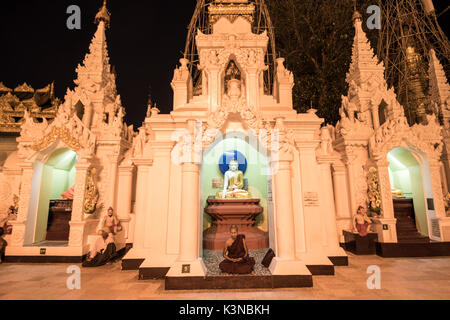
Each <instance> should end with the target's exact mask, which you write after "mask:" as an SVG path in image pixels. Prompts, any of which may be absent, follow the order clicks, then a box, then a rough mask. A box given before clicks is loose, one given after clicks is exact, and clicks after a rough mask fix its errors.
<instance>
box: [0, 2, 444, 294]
mask: <svg viewBox="0 0 450 320" xmlns="http://www.w3.org/2000/svg"><path fill="white" fill-rule="evenodd" d="M223 8H225V9H226V13H227V14H224V12H223V10H224V9H223ZM209 10H210V12H209V13H210V17H211V25H212V32H211V33H210V34H203V33H201V32H200V31H199V32H198V34H197V36H196V45H197V50H198V53H199V57H200V61H199V65H198V69H199V70H201V74H202V75H201V77H202V78H201V79H202V80H201V83H202V85H201V94H200V95H194V87H193V80H192V75H191V74H190V72H189V68H188V63H189V60H187V59H185V58H182V59H180V66H179V67H177V68H176V69H175V71H174V77H173V81H172V84H171V85H172V88H173V92H174V103H173V111H172V112H171V113H170V114H160V113H159V110H157V109H149V112H148V113H147V118H146V119H145V121H144V123H143V126H142V127H141V128H139V133H134V132H133V129H132V127H127V125H126V124H125V123H124V121H123V117H124V115H125V109H124V107H123V106H122V104H121V100H120V96H119V95H118V93H117V90H116V85H115V75H114V74H113V73H112V72H111V66H110V64H109V58H108V52H107V45H106V38H105V28H106V27H107V25H108V24H109V22H110V18H109V13H108V11H107V9H106V7H105V6H104V7H103V8H102V9H101V11H100V12H99V14H98V15H97V17H96V21H97V23H98V29H97V32H96V34H95V36H94V38H93V40H92V43H91V45H90V52H89V53H88V54H87V55H86V57H85V60H84V62H83V65H80V66H79V67H78V68H77V74H78V78H77V80H76V81H75V84H76V86H75V88H74V90H68V91H67V94H66V97H65V98H64V103H63V104H62V105H61V106H60V107H59V111H58V113H57V116H56V118H55V120H54V121H53V122H51V123H48V122H46V121H44V122H43V123H35V122H34V121H32V119H31V118H30V117H29V116H28V115H26V117H25V118H26V121H25V123H24V124H23V125H22V131H21V135H20V137H19V138H18V139H17V141H18V143H19V144H18V151H17V152H14V153H13V154H11V155H10V156H9V158H8V159H7V160H6V162H5V165H4V167H3V170H2V171H1V173H0V180H1V181H2V182H1V183H8V185H9V186H10V187H9V188H4V190H8V191H7V194H6V191H3V193H4V194H2V195H1V196H2V199H4V201H6V202H10V203H12V202H13V197H14V195H18V197H19V202H18V216H17V219H16V220H15V221H11V225H12V227H13V228H12V234H11V235H10V236H9V238H8V239H9V241H8V247H7V249H6V256H7V259H8V257H9V259H10V261H26V260H27V259H26V258H27V257H28V258H30V257H41V258H42V257H51V258H55V259H54V260H58V257H62V258H61V261H67V259H66V260H64V259H63V258H64V257H65V258H73V260H74V261H81V258H82V257H83V256H85V255H86V254H87V253H88V251H89V248H90V245H91V244H92V243H93V241H95V239H96V237H98V236H97V230H98V228H99V221H101V218H102V217H103V216H104V215H105V214H106V212H107V209H108V208H109V207H112V208H114V209H115V214H116V215H117V217H118V218H119V220H120V222H121V225H122V226H123V229H122V231H121V232H119V233H118V234H117V235H116V243H117V244H118V245H119V249H120V248H122V247H124V246H125V244H132V246H133V247H132V249H131V250H130V251H129V252H128V253H127V254H126V256H125V257H124V259H123V262H124V264H123V265H124V268H140V269H141V270H146V271H147V272H149V273H150V274H153V275H154V276H159V277H164V276H166V277H167V279H169V282H168V283H169V284H170V280H171V279H172V280H177V279H185V278H189V277H192V278H202V277H205V276H206V274H207V269H206V267H205V264H204V261H203V245H202V237H203V231H204V230H205V229H207V228H208V227H209V226H210V225H211V221H209V220H208V217H207V216H206V215H205V214H204V209H205V204H206V200H207V199H208V198H210V197H212V196H215V195H216V192H217V191H220V190H219V188H220V186H218V187H217V186H215V185H216V182H217V181H218V180H219V182H220V179H221V178H223V176H221V175H220V172H219V171H218V169H217V168H218V165H219V164H220V163H219V159H220V156H221V155H222V154H223V153H226V152H228V151H230V150H236V151H238V152H240V153H241V154H243V155H244V156H245V158H246V160H247V166H248V168H252V170H253V171H251V170H250V169H248V173H247V175H246V180H247V181H246V183H247V184H248V190H249V191H250V193H251V194H252V196H253V197H257V198H258V199H260V200H261V203H260V204H261V206H263V207H264V213H263V214H262V215H261V218H260V219H259V220H258V227H259V228H260V229H261V230H263V231H264V232H267V234H268V237H269V243H270V247H271V248H273V249H274V251H275V254H276V257H275V258H274V260H273V261H272V263H271V265H270V267H269V270H270V272H271V274H272V275H273V276H274V277H280V279H281V278H283V277H284V278H283V279H286V276H288V277H290V279H291V280H290V281H291V284H290V285H292V286H295V285H296V284H297V285H301V284H302V283H303V284H304V279H305V277H311V275H312V274H320V272H321V270H322V271H323V270H327V271H326V272H328V274H331V271H330V270H331V269H333V265H339V264H344V265H345V264H346V263H347V255H346V253H345V251H344V250H343V249H342V248H341V246H340V242H341V243H342V242H344V237H343V231H349V232H351V231H352V219H353V215H354V213H355V212H356V210H357V208H358V206H360V205H361V206H365V207H369V208H370V209H371V210H372V211H373V213H374V214H373V215H372V220H373V223H374V228H373V231H374V232H375V233H377V234H378V241H379V242H380V243H397V241H398V239H397V234H396V219H395V216H394V207H393V197H392V188H394V187H395V188H403V187H402V186H403V185H402V183H401V181H403V180H401V179H400V178H398V177H403V176H401V174H403V175H405V174H406V171H407V173H408V177H410V181H413V183H410V184H411V185H412V186H410V187H411V188H412V189H414V190H409V193H410V194H411V197H412V198H414V205H415V207H416V215H417V220H418V225H419V229H420V231H421V233H422V234H424V235H427V236H429V237H430V238H431V239H433V240H436V241H440V242H445V241H450V218H448V217H447V216H446V209H445V203H444V196H445V195H446V194H447V192H448V188H447V186H448V184H449V183H450V181H449V177H450V162H449V159H448V155H449V154H450V150H448V147H449V146H450V134H449V129H448V123H449V120H448V119H449V118H448V99H449V98H448V97H449V94H448V93H449V87H448V84H447V83H446V79H445V75H444V74H443V71H442V67H441V66H440V64H439V62H438V61H437V59H434V60H433V61H435V63H434V65H433V66H431V67H430V70H431V71H430V74H431V78H432V79H433V80H432V83H433V84H432V88H433V99H434V101H435V102H436V104H437V106H438V108H440V110H442V113H443V114H444V119H445V123H446V125H445V127H444V128H443V127H441V126H440V125H439V124H438V122H437V120H436V117H435V116H429V117H428V124H427V125H414V126H412V127H410V126H409V125H408V123H407V121H406V118H405V116H404V112H403V107H402V106H401V105H400V104H399V103H398V102H397V98H396V95H395V93H394V91H393V89H389V88H387V85H386V82H385V79H384V68H383V66H382V65H380V64H378V63H377V59H376V57H374V54H373V51H372V50H371V48H370V45H369V43H368V40H367V38H366V36H365V34H364V32H363V30H362V27H361V23H362V22H361V17H360V16H359V14H355V17H354V22H355V30H356V36H355V42H354V48H353V58H352V65H351V68H350V71H349V73H348V76H347V81H348V83H349V85H350V89H349V92H348V95H347V96H344V97H343V101H342V108H341V120H340V122H339V123H338V124H337V126H336V127H331V126H325V127H323V126H322V124H323V123H324V120H323V119H320V118H319V117H318V116H317V115H316V113H315V112H316V111H315V110H313V109H312V110H309V111H308V112H307V113H298V112H297V111H295V110H294V109H293V103H292V88H293V86H294V78H293V74H292V73H291V72H290V71H288V70H287V69H286V68H285V65H284V59H283V58H279V59H277V60H276V70H274V74H275V79H274V84H273V88H274V89H273V93H272V94H268V93H267V92H266V90H264V80H263V73H264V72H265V71H266V70H267V69H268V68H273V67H274V66H270V65H267V64H266V61H265V57H266V50H267V46H268V42H269V37H268V35H267V34H265V33H262V34H254V33H253V32H252V21H253V20H252V16H253V13H254V6H253V4H251V3H250V2H248V1H216V3H214V4H213V5H211V7H210V9H209ZM444 142H445V143H444ZM444 145H445V146H446V152H445V153H444V155H442V151H443V146H444ZM393 150H394V152H393ZM391 157H393V159H394V160H391V161H389V159H391ZM395 161H399V162H401V163H403V164H404V166H402V165H401V164H399V165H398V166H397V167H395V168H394V167H391V166H390V162H395ZM402 161H403V162H402ZM405 163H406V164H405ZM405 170H406V171H405ZM397 176H398V177H397ZM397 178H398V179H397ZM400 180H401V181H400ZM55 181H57V182H56V183H55ZM61 181H63V182H61ZM398 181H400V182H398ZM62 185H63V186H64V187H62ZM219 185H220V183H219ZM394 185H395V186H394ZM55 186H57V187H55ZM72 186H73V190H72V191H73V195H74V196H73V203H72V204H71V206H72V207H71V208H72V211H71V212H72V213H71V218H70V223H69V225H70V231H69V234H68V238H67V243H64V244H63V245H56V246H52V243H51V242H49V241H48V238H46V230H47V229H46V228H48V226H49V222H48V217H49V201H51V200H56V199H59V197H60V196H61V194H62V193H63V192H65V191H67V190H68V189H69V188H70V187H72ZM55 188H56V189H55ZM403 189H405V188H403ZM403 189H402V190H403ZM403 191H404V192H405V193H406V191H408V190H406V189H405V190H403ZM421 228H423V229H421ZM43 249H44V250H43ZM50 260H51V259H48V261H50ZM43 261H45V259H43ZM186 266H189V267H188V268H187V269H186ZM169 287H170V285H169Z"/></svg>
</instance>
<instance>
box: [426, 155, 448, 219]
mask: <svg viewBox="0 0 450 320" xmlns="http://www.w3.org/2000/svg"><path fill="white" fill-rule="evenodd" d="M430 175H431V186H432V188H433V197H434V210H435V211H436V217H437V218H444V217H446V213H445V205H444V196H443V194H442V181H441V164H440V163H439V162H437V161H431V160H430Z"/></svg>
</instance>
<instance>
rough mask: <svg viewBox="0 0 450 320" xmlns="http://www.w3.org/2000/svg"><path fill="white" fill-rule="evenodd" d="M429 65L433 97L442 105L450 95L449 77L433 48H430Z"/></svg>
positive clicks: (433, 99) (434, 100)
mask: <svg viewBox="0 0 450 320" xmlns="http://www.w3.org/2000/svg"><path fill="white" fill-rule="evenodd" d="M429 65H430V67H429V70H428V74H429V77H430V93H431V99H432V101H433V102H435V103H437V104H438V105H441V104H442V103H445V102H446V100H447V98H448V97H450V86H449V84H448V81H447V77H446V76H445V72H444V69H443V68H442V65H441V63H440V62H439V59H438V58H437V57H436V52H435V51H434V50H433V49H431V50H430V62H429Z"/></svg>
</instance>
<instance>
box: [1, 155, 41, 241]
mask: <svg viewBox="0 0 450 320" xmlns="http://www.w3.org/2000/svg"><path fill="white" fill-rule="evenodd" d="M20 167H21V168H22V179H21V187H20V194H19V212H18V214H17V220H16V221H11V225H12V226H13V230H12V235H11V241H10V242H9V243H8V247H22V246H23V245H24V242H25V234H26V232H27V231H28V232H29V233H31V234H30V237H29V238H30V241H29V242H30V243H31V242H32V241H33V239H32V237H33V235H34V230H27V220H28V213H29V211H30V199H31V193H32V186H33V174H34V168H33V164H32V163H31V162H25V163H22V164H20ZM38 187H40V186H38ZM36 197H38V195H36ZM36 212H37V207H36ZM35 214H36V213H35ZM32 227H34V226H30V228H32ZM8 247H7V249H8Z"/></svg>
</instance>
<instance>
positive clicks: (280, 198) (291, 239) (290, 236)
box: [273, 154, 295, 260]
mask: <svg viewBox="0 0 450 320" xmlns="http://www.w3.org/2000/svg"><path fill="white" fill-rule="evenodd" d="M292 160H293V159H292V155H290V154H283V155H281V156H280V159H279V160H278V163H277V166H278V170H277V172H276V173H275V175H274V177H273V181H274V186H275V196H276V200H275V212H276V236H277V257H279V258H280V259H286V260H294V259H295V235H294V216H293V207H292V183H291V163H292Z"/></svg>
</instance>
